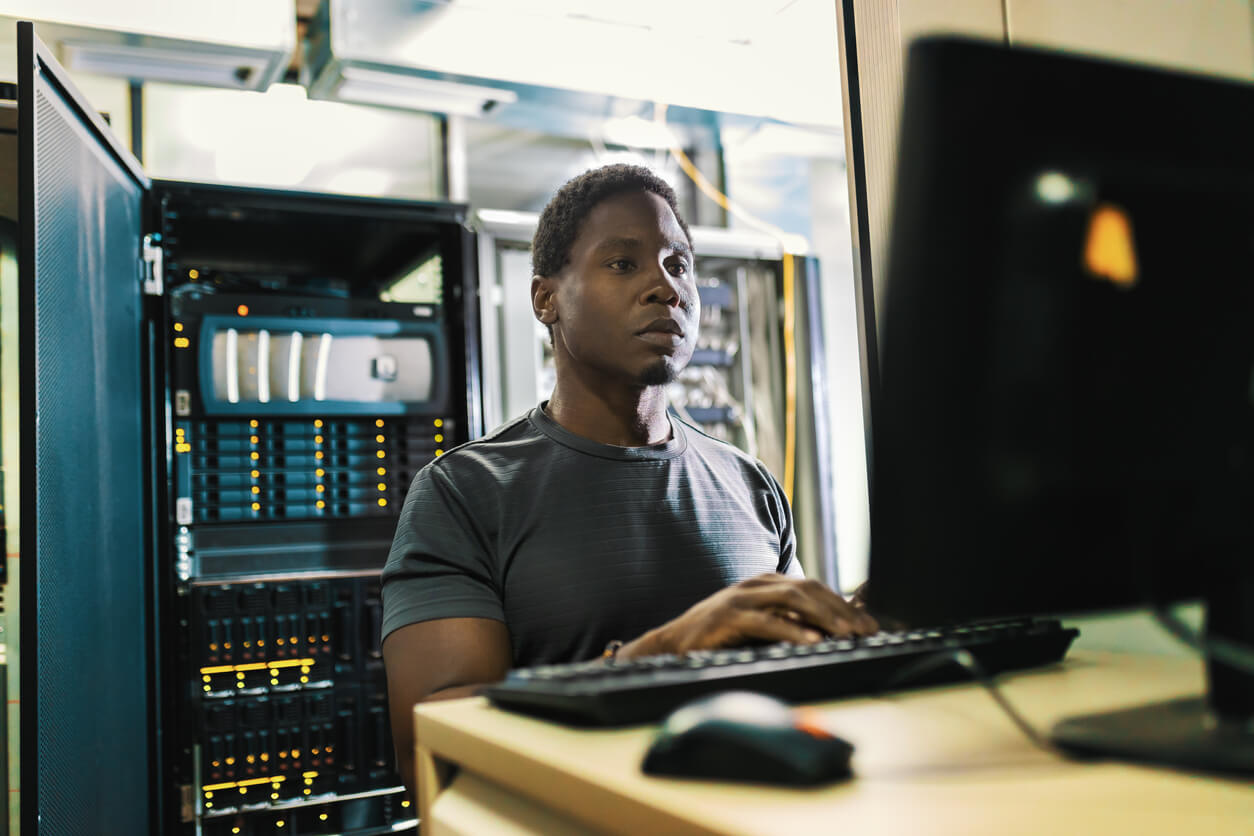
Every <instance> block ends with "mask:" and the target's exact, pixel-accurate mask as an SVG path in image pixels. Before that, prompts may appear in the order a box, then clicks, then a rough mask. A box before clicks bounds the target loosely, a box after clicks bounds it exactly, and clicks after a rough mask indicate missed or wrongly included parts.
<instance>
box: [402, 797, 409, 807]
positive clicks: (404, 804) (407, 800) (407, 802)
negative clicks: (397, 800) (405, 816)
mask: <svg viewBox="0 0 1254 836" xmlns="http://www.w3.org/2000/svg"><path fill="white" fill-rule="evenodd" d="M401 806H402V807H408V806H409V799H405V800H404V801H402V802H401Z"/></svg>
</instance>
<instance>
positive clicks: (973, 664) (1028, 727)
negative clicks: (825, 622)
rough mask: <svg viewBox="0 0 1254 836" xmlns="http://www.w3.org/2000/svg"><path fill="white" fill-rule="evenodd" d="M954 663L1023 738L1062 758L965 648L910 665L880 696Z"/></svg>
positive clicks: (1056, 748) (887, 685)
mask: <svg viewBox="0 0 1254 836" xmlns="http://www.w3.org/2000/svg"><path fill="white" fill-rule="evenodd" d="M951 663H952V664H956V665H959V666H960V667H962V669H963V670H965V671H966V672H967V673H969V674H971V676H972V677H973V678H974V679H975V680H976V682H978V683H979V684H980V685H981V686H983V688H984V690H985V691H987V692H988V695H989V696H990V697H992V698H993V702H995V703H997V707H998V708H1000V709H1001V710H1002V712H1003V713H1004V714H1005V715H1006V716H1007V717H1009V718H1010V722H1012V723H1014V725H1015V728H1017V729H1018V730H1019V731H1020V732H1022V734H1023V736H1024V737H1026V738H1027V739H1028V742H1030V743H1031V744H1032V745H1033V746H1035V747H1036V748H1038V749H1040V750H1042V751H1045V752H1048V753H1049V754H1051V755H1059V756H1061V755H1062V752H1061V751H1060V750H1059V749H1058V747H1056V746H1055V745H1054V744H1053V743H1051V742H1050V741H1049V739H1048V738H1047V737H1045V735H1043V734H1041V733H1040V732H1039V731H1037V729H1036V727H1035V726H1033V725H1032V724H1031V723H1030V722H1029V721H1028V719H1027V718H1026V717H1024V716H1023V714H1022V713H1020V712H1019V710H1018V709H1017V708H1015V707H1014V704H1012V703H1011V702H1010V700H1009V699H1007V698H1006V695H1005V694H1003V693H1002V692H1001V689H1000V688H998V687H997V684H996V682H995V681H994V680H993V677H992V676H990V675H989V673H988V671H986V670H985V669H984V666H983V665H981V664H980V660H979V659H976V658H975V654H973V653H972V652H971V651H969V650H967V649H965V648H958V649H955V650H940V651H937V652H936V653H934V654H932V655H930V656H925V657H924V658H922V659H920V660H919V661H917V662H915V663H914V664H913V665H908V666H906V667H904V668H902V669H901V670H899V671H897V672H896V673H895V674H894V675H893V676H891V677H889V678H888V680H887V681H885V682H884V684H883V686H882V687H881V688H880V690H881V692H883V691H889V690H893V689H895V688H897V687H899V686H901V685H904V684H906V683H907V682H909V681H910V680H911V679H915V678H916V677H920V676H923V675H924V674H927V673H929V672H931V671H934V670H936V669H938V668H940V667H943V666H944V665H947V664H951Z"/></svg>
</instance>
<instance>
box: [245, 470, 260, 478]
mask: <svg viewBox="0 0 1254 836" xmlns="http://www.w3.org/2000/svg"><path fill="white" fill-rule="evenodd" d="M248 475H249V476H251V477H253V478H254V479H259V478H261V471H260V470H254V471H253V472H252V473H249V474H248Z"/></svg>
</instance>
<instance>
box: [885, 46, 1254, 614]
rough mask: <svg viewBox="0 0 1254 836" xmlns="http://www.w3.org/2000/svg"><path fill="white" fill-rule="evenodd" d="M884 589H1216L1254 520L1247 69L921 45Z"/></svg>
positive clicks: (896, 603)
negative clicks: (1184, 69)
mask: <svg viewBox="0 0 1254 836" xmlns="http://www.w3.org/2000/svg"><path fill="white" fill-rule="evenodd" d="M897 182H898V184H897V194H896V202H895V206H894V215H893V223H894V226H893V234H892V247H891V255H890V260H889V269H888V272H887V287H886V294H885V298H886V302H885V305H886V308H885V310H884V311H882V312H881V313H882V317H881V322H882V328H881V332H880V342H879V349H880V351H879V356H880V358H881V362H880V369H879V371H880V379H879V381H878V385H877V387H876V388H875V390H874V400H873V403H872V449H873V464H872V484H871V490H872V502H871V515H872V543H871V566H870V580H871V582H870V591H871V597H872V601H873V604H874V605H875V606H877V607H878V608H880V609H881V610H882V611H883V612H885V613H886V614H890V615H893V616H896V617H899V618H902V619H904V620H906V621H909V622H913V623H936V622H941V621H953V620H971V619H974V618H980V617H998V616H1006V615H1020V614H1035V613H1060V612H1078V611H1087V610H1094V609H1106V608H1112V607H1121V606H1127V605H1132V604H1137V603H1145V602H1150V601H1170V600H1176V599H1179V598H1182V597H1192V596H1197V595H1207V594H1208V590H1209V589H1211V588H1214V587H1221V586H1223V585H1225V584H1226V583H1227V582H1228V579H1229V578H1231V577H1233V576H1239V575H1246V574H1248V573H1249V572H1250V565H1251V564H1250V562H1251V560H1252V559H1254V558H1252V557H1251V555H1252V554H1254V552H1252V550H1251V546H1252V545H1254V536H1252V532H1251V519H1254V514H1252V513H1251V511H1250V509H1251V508H1254V489H1252V487H1254V409H1252V402H1254V86H1250V85H1244V84H1238V83H1230V82H1224V81H1219V80H1214V79H1209V78H1204V77H1198V76H1188V75H1183V74H1175V73H1167V72H1162V71H1157V70H1152V69H1147V68H1142V67H1134V66H1129V65H1122V64H1116V63H1108V62H1103V61H1097V60H1090V59H1082V58H1076V57H1074V56H1065V55H1061V54H1054V53H1047V52H1040V51H1033V50H1020V49H1008V48H1004V47H1000V46H995V45H985V44H979V43H974V42H964V41H960V40H937V41H925V42H922V43H920V44H919V45H916V46H915V48H914V49H913V50H912V52H911V55H910V64H909V75H908V79H907V88H906V99H905V107H904V111H903V120H902V125H901V143H900V157H899V165H898V181H897Z"/></svg>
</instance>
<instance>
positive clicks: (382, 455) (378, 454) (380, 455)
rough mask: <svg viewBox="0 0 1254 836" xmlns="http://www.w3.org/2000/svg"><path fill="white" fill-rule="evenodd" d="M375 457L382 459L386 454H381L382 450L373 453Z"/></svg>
mask: <svg viewBox="0 0 1254 836" xmlns="http://www.w3.org/2000/svg"><path fill="white" fill-rule="evenodd" d="M375 455H376V456H378V457H379V458H383V457H384V456H386V455H387V453H385V452H383V451H382V450H380V451H379V452H377V453H375Z"/></svg>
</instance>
